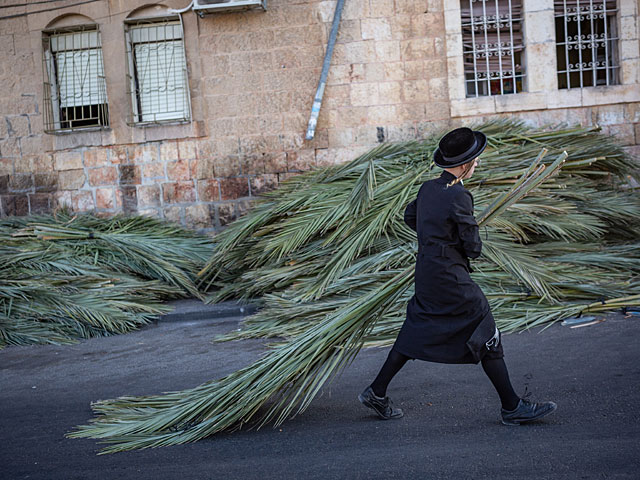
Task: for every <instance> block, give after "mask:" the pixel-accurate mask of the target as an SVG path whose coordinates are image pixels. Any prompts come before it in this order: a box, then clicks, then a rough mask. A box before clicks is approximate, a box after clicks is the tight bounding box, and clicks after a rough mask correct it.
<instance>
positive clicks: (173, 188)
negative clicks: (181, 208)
mask: <svg viewBox="0 0 640 480" xmlns="http://www.w3.org/2000/svg"><path fill="white" fill-rule="evenodd" d="M162 196H163V199H164V203H184V202H189V203H190V202H195V201H196V192H195V189H194V187H193V182H190V181H187V182H170V183H163V184H162Z"/></svg>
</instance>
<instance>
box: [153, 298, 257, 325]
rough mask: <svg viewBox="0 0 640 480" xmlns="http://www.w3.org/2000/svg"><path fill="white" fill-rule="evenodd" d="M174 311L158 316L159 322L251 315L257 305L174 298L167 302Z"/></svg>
mask: <svg viewBox="0 0 640 480" xmlns="http://www.w3.org/2000/svg"><path fill="white" fill-rule="evenodd" d="M167 305H168V306H173V307H174V309H173V311H171V312H169V313H165V314H164V315H161V316H160V317H158V321H159V322H185V321H194V320H213V319H220V318H237V317H244V316H247V315H251V314H253V313H255V312H256V311H257V309H258V308H257V306H256V305H254V304H251V303H241V302H234V301H229V302H220V303H216V304H213V305H209V304H206V303H203V302H202V301H200V300H197V299H187V300H174V301H171V302H167Z"/></svg>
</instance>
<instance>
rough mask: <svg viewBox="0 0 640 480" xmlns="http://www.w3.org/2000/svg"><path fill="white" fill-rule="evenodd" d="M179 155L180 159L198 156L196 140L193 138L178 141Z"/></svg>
mask: <svg viewBox="0 0 640 480" xmlns="http://www.w3.org/2000/svg"><path fill="white" fill-rule="evenodd" d="M178 157H179V158H180V160H191V159H194V158H196V142H194V141H193V140H182V141H181V142H178Z"/></svg>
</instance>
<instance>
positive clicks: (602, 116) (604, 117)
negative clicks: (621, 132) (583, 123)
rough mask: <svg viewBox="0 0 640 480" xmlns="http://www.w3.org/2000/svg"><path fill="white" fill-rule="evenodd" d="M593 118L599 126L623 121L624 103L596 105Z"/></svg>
mask: <svg viewBox="0 0 640 480" xmlns="http://www.w3.org/2000/svg"><path fill="white" fill-rule="evenodd" d="M595 120H596V123H597V124H598V125H601V126H603V125H618V124H622V123H625V121H624V105H602V106H600V107H597V108H596V118H595Z"/></svg>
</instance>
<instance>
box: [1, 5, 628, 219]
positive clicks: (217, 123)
mask: <svg viewBox="0 0 640 480" xmlns="http://www.w3.org/2000/svg"><path fill="white" fill-rule="evenodd" d="M527 1H530V0H527ZM623 1H627V0H623ZM67 3H68V4H72V3H75V2H72V0H69V1H68V2H67ZM187 3H188V1H186V0H180V1H178V0H175V1H169V2H166V3H165V5H167V6H169V7H172V8H179V7H183V6H185V5H186V4H187ZM59 4H64V3H63V2H60V3H59ZM335 4H336V2H335V1H324V0H322V1H321V0H269V4H268V10H267V12H258V11H252V12H245V13H228V14H217V15H212V16H208V17H206V18H203V19H200V18H199V17H197V16H196V15H195V14H193V13H192V12H188V13H186V14H184V17H183V18H184V25H185V49H186V53H187V62H188V71H189V86H190V93H191V99H192V100H191V102H192V111H193V119H192V122H191V123H189V124H188V125H165V126H146V127H140V126H130V125H128V124H127V123H126V121H125V118H126V116H127V114H128V109H129V107H128V101H129V99H128V97H127V93H126V84H125V76H124V73H123V72H124V71H125V62H126V57H125V55H124V45H123V22H124V21H125V19H126V18H127V17H128V16H129V15H130V14H131V13H132V12H133V11H135V9H136V8H137V7H139V6H143V5H146V2H145V1H144V0H131V1H128V2H123V1H118V0H108V1H107V0H103V1H98V2H94V3H91V4H85V5H77V6H70V7H68V8H64V9H61V10H55V11H43V12H41V10H44V8H43V7H42V5H40V4H35V3H34V4H32V5H29V6H22V7H14V8H8V9H3V11H2V16H9V15H21V16H15V17H12V18H8V19H4V20H0V81H2V85H3V89H2V90H1V91H0V117H1V118H0V214H1V215H25V214H28V213H41V212H48V211H51V210H52V209H54V208H56V207H58V206H61V205H65V206H69V207H70V208H72V209H73V210H75V211H95V212H96V213H99V214H101V215H113V214H115V213H117V212H125V213H134V212H137V213H142V214H146V215H153V216H157V217H161V218H166V219H169V220H172V221H176V222H179V223H181V224H183V225H186V226H189V227H193V228H197V229H201V230H205V231H215V230H217V229H219V228H220V227H222V226H224V225H226V224H227V223H228V222H229V221H231V220H233V219H234V218H235V217H237V216H238V215H240V214H242V213H243V212H244V211H245V210H246V209H247V208H248V207H249V206H250V203H251V200H252V199H253V198H255V197H256V196H258V195H260V194H261V193H262V192H265V191H267V190H270V189H273V188H274V187H276V186H277V185H278V183H279V182H281V181H283V180H285V179H287V178H288V177H290V176H291V175H295V174H296V173H298V172H301V171H304V170H307V169H309V168H312V167H318V166H320V167H321V166H325V165H331V164H334V163H340V162H344V161H347V160H351V159H352V158H354V157H355V156H357V155H358V154H360V153H363V152H365V151H367V150H368V149H370V148H371V147H373V146H375V145H376V144H377V143H379V142H381V141H398V140H407V139H414V138H423V137H425V136H426V135H428V134H430V133H432V132H435V131H438V130H441V129H443V128H447V127H452V126H457V125H461V124H469V123H471V122H477V121H480V120H483V119H488V118H495V117H496V116H516V117H517V118H521V119H524V120H525V121H527V122H529V123H531V124H536V125H542V124H556V123H560V122H566V123H583V124H594V123H598V124H599V125H602V126H603V127H604V128H605V129H606V130H607V131H608V132H610V133H613V134H615V135H616V136H617V137H618V138H619V139H620V141H621V142H623V143H624V144H625V145H629V148H630V150H631V152H632V153H636V154H637V153H638V147H637V146H636V145H637V144H638V143H640V127H638V123H639V122H640V118H639V115H640V114H639V111H640V107H639V103H638V102H637V101H629V99H628V98H627V97H625V98H624V99H622V100H621V102H622V103H617V102H615V101H613V102H611V103H614V104H602V105H593V106H572V107H571V106H570V107H569V108H544V109H536V107H535V105H533V104H532V105H527V104H526V97H520V98H523V99H525V101H524V103H523V107H522V110H523V111H521V112H510V113H499V114H495V113H486V112H483V111H481V110H478V111H477V112H476V113H475V114H474V112H473V111H471V110H469V111H468V112H466V114H464V115H461V114H460V113H458V112H459V110H460V109H459V108H458V110H457V111H456V112H452V111H451V101H450V85H449V83H450V79H449V76H448V68H451V67H449V66H448V63H451V62H450V60H451V58H450V57H449V53H448V52H450V50H451V49H450V48H447V44H446V42H445V39H446V38H448V37H449V36H451V34H450V33H447V32H445V8H444V6H445V5H448V2H444V0H402V1H400V0H349V1H347V2H346V4H345V10H344V13H343V17H342V22H341V25H340V31H339V35H338V41H337V44H336V47H335V51H334V56H333V61H332V65H331V70H330V74H329V79H328V84H327V88H326V91H325V96H324V102H323V105H322V110H321V114H320V118H319V121H318V127H317V130H316V136H315V138H314V140H312V141H306V140H305V139H304V135H305V132H306V127H307V121H308V118H309V113H310V109H311V104H312V101H313V96H314V94H315V89H316V86H317V82H318V78H319V75H320V70H321V66H322V62H323V56H324V48H325V45H326V43H327V40H328V35H329V30H330V26H331V21H332V18H333V11H334V8H335ZM56 5H58V4H56ZM24 13H29V14H28V15H22V14H24ZM61 15H71V16H69V17H64V16H63V17H61ZM74 15H75V16H83V17H82V18H86V19H88V20H90V21H95V22H96V23H98V24H99V26H100V33H101V37H102V43H103V56H104V67H105V75H106V82H107V90H108V100H109V111H110V127H109V129H105V130H102V131H97V132H96V131H93V132H76V133H70V134H65V135H50V134H45V133H43V130H44V129H43V119H42V116H43V115H42V112H43V103H42V102H43V93H42V91H43V73H42V30H43V29H45V28H47V27H48V26H50V25H51V24H52V22H53V23H55V22H60V21H67V20H66V19H73V18H75V17H73V16H74ZM61 18H62V20H60V19H61ZM78 18H80V17H78ZM454 23H455V22H454ZM636 63H637V62H636ZM635 87H637V85H635ZM510 97H516V96H514V95H511V96H510ZM474 100H477V99H474ZM512 103H513V102H512ZM494 111H495V110H494Z"/></svg>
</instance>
